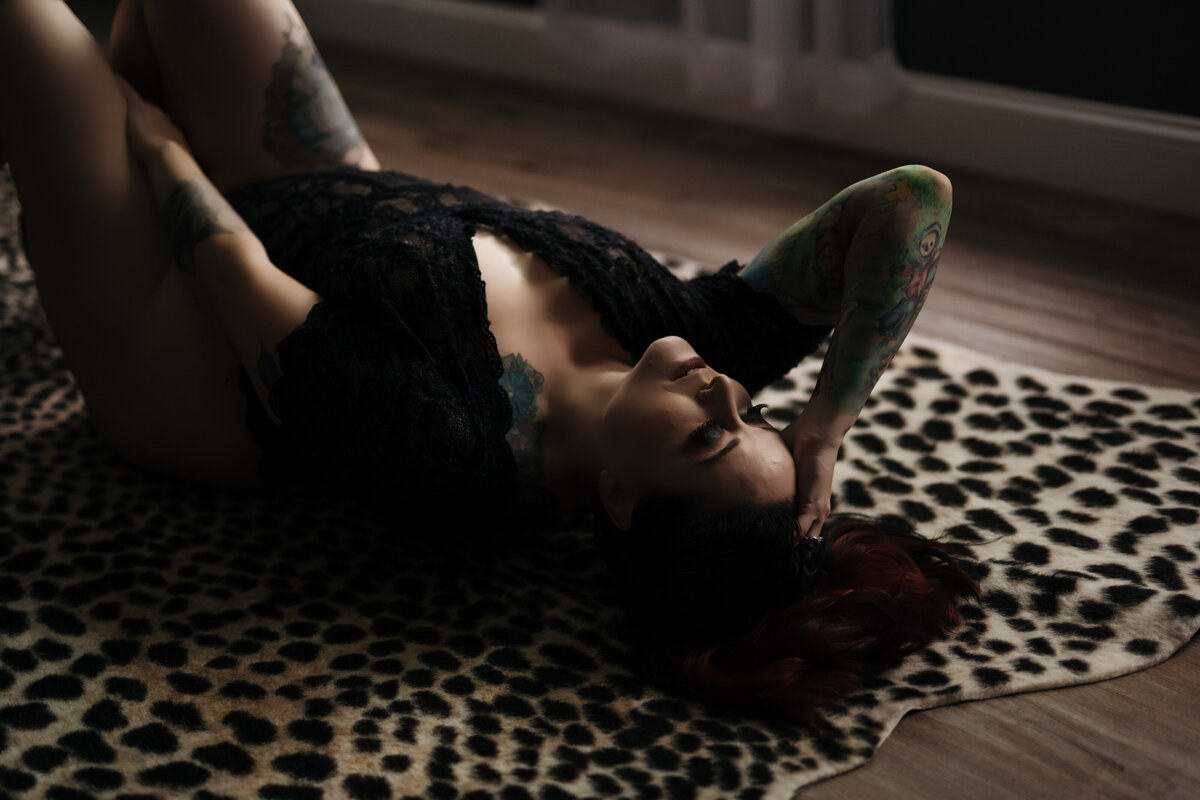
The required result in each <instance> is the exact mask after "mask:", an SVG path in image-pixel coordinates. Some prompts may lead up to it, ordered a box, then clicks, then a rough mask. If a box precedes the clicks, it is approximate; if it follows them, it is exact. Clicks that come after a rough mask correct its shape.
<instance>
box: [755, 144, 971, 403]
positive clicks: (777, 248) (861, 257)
mask: <svg viewBox="0 0 1200 800" xmlns="http://www.w3.org/2000/svg"><path fill="white" fill-rule="evenodd" d="M950 210H951V196H950V187H949V184H948V183H947V182H945V181H944V180H942V179H941V178H940V177H939V176H937V174H936V173H934V172H932V171H931V170H927V169H924V168H920V167H902V168H900V169H897V170H893V171H891V172H887V173H884V174H882V175H878V176H876V177H874V178H869V179H867V180H865V181H862V182H860V183H857V184H854V185H853V186H851V187H849V188H847V189H845V190H844V191H842V192H841V193H839V194H838V195H837V196H836V197H834V198H833V199H832V200H830V201H829V202H828V203H826V204H825V205H824V206H822V207H821V208H819V209H817V211H815V212H814V213H813V214H810V215H809V216H808V217H805V218H804V219H802V220H800V221H799V222H797V223H796V224H795V225H793V226H792V227H791V228H788V229H787V230H786V231H784V232H783V234H781V235H780V236H779V237H777V238H776V239H775V240H774V241H772V242H771V243H770V244H769V245H767V247H766V248H764V249H763V251H762V252H760V253H759V254H758V256H756V257H755V258H754V260H753V261H751V262H750V264H748V265H747V266H746V267H745V268H744V269H743V271H742V272H741V276H742V277H743V278H744V279H745V280H746V281H747V282H748V283H749V284H750V285H751V287H752V288H754V289H755V290H757V291H765V292H770V293H772V294H773V295H774V296H775V297H777V298H778V299H779V301H780V303H781V304H782V305H783V306H784V308H786V309H787V310H788V311H789V312H791V313H792V315H793V316H795V317H796V318H797V319H798V320H799V321H801V322H804V323H813V324H815V323H820V322H825V323H828V322H835V321H836V327H835V330H834V334H833V337H832V338H831V339H830V343H829V350H828V352H827V354H826V356H825V362H824V364H823V365H822V367H821V374H820V377H819V379H818V382H817V388H816V389H815V390H814V392H813V399H814V400H818V399H820V400H823V401H825V402H827V403H828V404H829V406H830V407H831V408H832V409H833V410H834V411H835V412H837V413H840V414H850V415H853V416H857V415H858V413H859V412H860V411H861V410H862V407H863V405H864V404H865V403H866V401H867V397H868V396H869V395H870V393H871V390H872V389H873V388H874V387H875V383H876V382H877V381H878V380H879V376H880V375H881V374H882V373H883V371H884V369H886V367H887V365H888V364H889V363H891V360H892V357H893V356H895V354H896V351H897V350H898V349H899V347H900V343H901V342H902V341H903V340H904V337H905V336H906V335H907V334H908V331H909V329H910V328H911V327H912V325H913V322H914V321H915V320H916V318H917V314H918V312H920V310H921V307H922V305H923V304H924V302H925V298H926V296H927V295H928V293H929V287H930V285H931V284H932V283H933V278H934V275H935V274H936V273H937V264H938V259H939V257H940V256H941V249H942V244H943V243H944V241H945V236H946V231H947V228H948V226H949V222H950Z"/></svg>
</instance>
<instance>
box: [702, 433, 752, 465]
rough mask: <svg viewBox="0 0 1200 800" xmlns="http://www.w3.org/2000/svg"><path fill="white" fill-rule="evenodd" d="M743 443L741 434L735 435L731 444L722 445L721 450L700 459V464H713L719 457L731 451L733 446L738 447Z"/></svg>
mask: <svg viewBox="0 0 1200 800" xmlns="http://www.w3.org/2000/svg"><path fill="white" fill-rule="evenodd" d="M741 443H742V437H740V436H735V437H733V440H732V441H731V442H730V443H729V444H727V445H725V446H724V447H722V448H721V449H720V450H718V451H717V452H715V453H713V454H712V455H711V456H708V457H707V458H702V459H700V461H699V462H698V463H700V464H711V463H713V462H714V461H716V460H717V459H718V458H721V457H722V456H724V455H725V454H726V453H728V452H729V451H730V450H732V449H733V448H735V447H737V446H738V445H739V444H741Z"/></svg>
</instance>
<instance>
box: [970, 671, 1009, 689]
mask: <svg viewBox="0 0 1200 800" xmlns="http://www.w3.org/2000/svg"><path fill="white" fill-rule="evenodd" d="M974 675H975V680H977V681H979V683H981V684H982V685H984V686H986V687H988V688H989V689H990V688H994V687H996V686H1003V685H1004V684H1006V683H1008V681H1009V677H1008V673H1006V672H1003V671H1002V670H998V669H993V668H992V667H977V668H976V669H975V670H974Z"/></svg>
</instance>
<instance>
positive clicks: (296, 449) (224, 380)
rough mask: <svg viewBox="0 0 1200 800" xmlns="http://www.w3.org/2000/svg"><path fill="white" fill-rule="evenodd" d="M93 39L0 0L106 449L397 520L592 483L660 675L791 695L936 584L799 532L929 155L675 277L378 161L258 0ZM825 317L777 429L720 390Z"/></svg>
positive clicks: (878, 644)
mask: <svg viewBox="0 0 1200 800" xmlns="http://www.w3.org/2000/svg"><path fill="white" fill-rule="evenodd" d="M109 56H110V60H111V68H110V67H109V64H108V63H106V62H105V61H104V59H103V57H102V56H101V55H100V53H99V52H98V51H97V49H96V48H95V46H94V43H93V42H92V41H91V39H90V37H89V36H88V34H87V32H86V31H85V30H84V28H83V27H82V26H81V25H80V24H79V23H78V21H77V20H76V19H75V18H74V16H73V15H72V14H71V12H70V10H69V9H68V8H67V6H66V5H65V4H64V3H61V2H51V1H50V0H0V159H4V158H7V160H8V161H9V163H10V167H11V170H12V173H13V177H14V180H15V182H16V185H17V189H18V194H19V197H20V199H21V203H22V208H23V217H24V224H25V236H26V246H27V250H28V253H29V257H30V261H31V264H32V265H33V267H34V269H35V272H36V276H37V283H38V289H39V293H40V296H41V299H42V302H43V305H44V307H45V310H46V313H47V316H48V319H49V321H50V323H51V326H52V328H53V330H54V332H55V335H56V337H57V338H58V340H59V343H60V344H61V346H62V348H63V351H64V355H65V357H66V359H67V363H68V366H69V367H70V368H71V370H72V371H73V373H74V374H75V376H76V378H77V381H78V383H79V386H80V389H81V391H82V392H83V394H84V397H85V399H86V402H87V405H88V409H89V412H90V415H91V417H92V420H93V422H94V424H95V426H96V428H97V430H98V431H99V433H100V434H101V435H102V437H103V438H104V439H105V440H106V441H107V442H108V443H109V444H110V445H111V446H112V447H113V448H114V449H116V450H117V451H118V452H120V453H122V454H123V455H125V456H126V457H127V458H129V459H130V460H132V461H134V462H136V463H139V464H142V465H144V466H146V467H148V468H150V469H154V470H158V471H162V472H166V473H170V474H174V475H178V476H182V477H186V478H191V479H195V480H199V481H206V482H211V483H218V484H225V485H243V486H257V485H261V484H263V483H264V482H265V483H288V484H295V485H311V486H315V487H319V488H322V489H334V490H339V491H348V492H353V493H355V494H357V495H358V496H359V497H361V498H362V499H363V500H365V501H366V502H368V503H369V504H371V505H373V506H374V507H376V508H377V509H379V510H381V511H383V512H385V513H388V514H389V515H390V516H391V517H393V518H394V519H399V520H405V519H411V518H413V517H414V516H418V517H419V515H418V514H414V511H413V508H414V506H413V504H414V503H424V504H432V505H430V506H428V507H432V508H437V509H439V510H440V511H443V512H446V511H447V510H448V509H454V510H455V511H456V512H461V516H462V520H463V521H466V520H470V521H471V523H472V525H473V526H474V527H476V528H478V527H479V526H480V525H481V523H484V524H485V523H487V521H488V520H492V519H495V518H496V517H497V516H498V515H501V514H502V513H505V512H508V511H509V510H511V509H513V508H522V507H530V506H533V505H537V506H541V507H551V508H556V509H557V508H569V507H577V506H590V505H595V506H596V507H597V509H598V514H597V516H598V525H599V530H598V533H599V540H600V542H601V546H602V548H603V551H604V553H605V555H606V557H607V559H608V560H609V563H610V564H611V565H612V566H613V568H614V570H615V572H616V575H617V577H618V579H619V580H620V581H621V582H622V584H623V585H624V589H625V594H624V597H625V600H626V607H627V611H628V612H629V619H630V621H631V623H632V627H633V629H634V631H635V633H637V634H638V636H639V639H640V640H641V641H642V643H643V644H644V645H645V647H644V650H645V652H647V653H648V654H650V655H651V656H652V660H653V662H654V665H655V670H656V672H657V673H658V674H659V675H660V677H662V678H664V679H667V680H673V681H677V682H682V683H684V684H685V685H687V686H688V687H690V688H692V689H693V690H699V691H700V692H701V693H705V694H707V695H709V696H713V697H723V698H728V699H738V700H742V701H744V702H750V703H759V704H761V705H765V706H772V707H778V706H779V704H780V703H782V704H783V706H784V707H786V709H788V710H790V711H792V713H797V714H799V713H804V712H805V711H806V710H807V709H809V708H811V707H813V706H814V705H817V704H819V703H822V702H827V701H828V700H829V699H831V698H832V697H834V696H836V695H837V694H839V693H844V692H845V691H848V689H849V688H851V687H852V685H853V684H854V683H855V681H857V680H859V679H860V677H861V675H862V674H863V673H864V672H865V670H867V669H869V668H870V667H871V666H872V665H874V664H878V663H880V662H881V661H883V660H886V659H887V658H890V657H892V656H894V655H895V654H897V653H899V652H902V651H903V650H905V649H907V648H910V647H912V646H915V644H916V643H918V642H919V641H921V640H922V639H923V638H924V637H926V636H928V635H930V634H932V633H933V632H935V631H937V630H939V629H941V628H942V627H944V626H946V625H949V624H951V623H952V622H953V621H954V619H955V617H954V606H953V601H954V598H955V597H956V596H957V595H959V594H961V593H963V592H966V591H969V590H970V583H969V581H968V580H967V579H966V578H965V577H964V576H963V574H962V573H961V572H960V571H959V570H958V568H957V567H955V566H954V565H953V564H952V563H951V562H950V561H949V560H948V559H947V558H946V557H945V555H944V553H943V552H942V551H940V550H938V549H936V548H935V547H933V546H932V545H931V544H930V543H928V542H925V541H924V540H920V539H916V538H913V537H905V536H887V535H884V534H883V533H882V532H880V531H878V530H876V529H874V528H873V527H871V526H869V525H865V524H863V523H850V524H848V525H841V526H836V527H832V528H831V529H830V530H829V531H828V532H827V533H828V535H826V536H821V533H822V530H823V527H824V526H825V522H826V517H827V515H828V514H829V510H830V490H831V485H832V475H833V468H834V462H835V460H836V456H837V452H838V448H839V445H840V443H841V441H842V438H843V437H844V435H845V434H846V432H847V431H848V430H849V428H850V426H851V425H852V424H853V422H854V420H855V418H856V417H857V415H858V413H859V411H860V410H861V408H862V407H863V404H864V403H865V401H866V399H867V397H868V395H869V394H870V392H871V390H872V388H873V387H874V385H875V382H876V380H877V379H878V377H879V375H880V373H881V372H882V371H883V369H884V368H885V367H886V365H887V364H888V362H889V361H890V360H891V358H892V356H893V355H894V353H895V352H896V349H897V348H898V346H899V344H900V342H901V340H902V339H903V338H904V336H905V334H906V333H907V331H908V330H909V328H910V327H911V325H912V323H913V321H914V319H915V317H916V315H917V312H918V311H919V310H920V307H921V304H922V303H923V301H924V298H925V295H926V293H927V292H928V289H929V285H930V282H931V280H932V278H933V275H934V272H935V271H936V267H937V261H938V256H939V254H940V251H941V247H942V244H943V241H944V237H945V232H946V228H947V224H948V220H949V213H950V186H949V182H948V181H947V180H946V179H945V177H944V176H942V175H940V174H939V173H937V172H934V171H933V170H930V169H928V168H924V167H902V168H900V169H897V170H893V171H891V172H888V173H884V174H883V175H879V176H876V177H874V178H871V179H868V180H865V181H862V182H860V183H857V184H855V185H853V186H851V187H849V188H847V189H845V190H843V191H842V192H840V193H839V194H838V195H836V196H835V197H834V198H832V199H831V200H830V201H829V202H828V203H826V204H825V205H824V206H822V207H821V208H819V209H817V211H815V212H813V214H811V215H809V216H808V217H806V218H804V219H803V220H801V221H800V222H797V223H796V224H795V225H793V226H792V227H791V228H789V229H788V230H786V231H784V232H783V233H782V234H780V236H779V237H777V238H776V239H775V240H774V241H773V242H771V243H770V244H768V245H767V247H766V248H764V249H763V251H762V252H761V253H759V254H758V255H757V256H756V257H755V258H754V259H753V260H752V261H751V262H750V263H749V264H748V265H746V266H745V267H739V266H738V265H736V264H731V265H728V266H727V267H725V268H724V269H723V270H722V271H721V272H719V273H717V274H716V275H713V276H706V277H703V278H699V279H696V280H694V281H690V282H688V283H681V282H679V281H677V280H676V279H674V278H673V277H672V276H670V275H669V274H668V273H667V272H666V271H665V270H664V269H662V267H661V266H660V265H658V264H656V263H655V262H654V261H653V260H652V259H651V258H650V257H649V256H648V255H647V254H646V253H645V252H644V251H642V250H641V249H640V248H638V247H637V246H636V245H634V244H633V243H632V242H630V241H628V240H627V239H625V238H624V237H621V236H620V235H619V234H616V233H615V232H612V231H609V230H606V229H604V228H601V227H600V226H597V225H595V224H593V223H590V222H588V221H587V220H583V219H580V218H577V217H570V216H567V215H563V214H556V213H538V212H529V211H524V210H521V209H516V208H513V207H510V206H507V205H505V204H503V203H500V202H497V201H495V200H493V199H491V198H488V197H486V196H484V195H481V194H479V193H477V192H474V191H472V190H470V189H464V188H461V187H451V186H444V185H438V184H434V183H430V182H427V181H423V180H420V179H416V178H412V177H411V176H407V175H403V174H401V173H394V172H381V171H380V170H379V163H378V161H377V160H376V158H375V156H374V155H373V153H372V151H371V149H370V147H369V146H368V145H367V143H366V142H365V141H364V140H363V138H362V136H361V135H360V133H359V131H358V128H357V126H356V125H355V123H354V121H353V119H352V118H351V117H350V114H349V112H348V110H347V109H346V106H345V104H344V103H343V102H342V99H341V96H340V94H339V93H338V91H337V88H336V86H335V85H334V83H333V81H332V78H331V77H330V76H329V74H328V72H327V71H326V70H325V68H324V65H323V64H322V62H321V60H320V58H319V56H318V55H317V53H316V50H315V48H314V46H313V44H312V42H311V40H310V38H309V36H308V34H307V32H306V30H305V28H304V25H303V23H302V21H301V20H300V18H299V16H298V15H297V13H296V11H295V9H294V8H293V7H292V6H291V3H290V2H288V0H207V2H204V3H178V2H167V1H166V0H123V2H122V3H121V5H120V7H119V8H118V11H117V14H116V18H115V20H114V25H113V32H112V40H111V51H110V54H109ZM118 75H123V76H125V78H127V79H128V80H129V81H130V82H131V83H132V84H133V85H135V86H137V87H138V88H137V89H134V88H133V87H132V86H130V85H129V84H127V83H125V82H124V80H122V79H121V78H119V77H118ZM139 90H140V91H141V92H143V93H145V94H146V95H147V96H149V97H151V98H153V99H154V100H155V101H157V102H158V103H160V104H161V105H162V106H163V107H164V108H165V109H166V111H167V112H169V115H170V116H168V115H167V113H164V112H163V111H162V110H160V109H159V108H158V107H157V106H155V105H151V104H150V103H148V102H146V101H145V100H143V99H142V97H141V96H140V94H139ZM84 131H86V132H87V134H86V135H81V132H84ZM834 326H836V328H834ZM831 329H834V333H833V336H832V338H831V339H830V342H829V348H828V352H827V355H826V357H825V361H824V364H823V366H822V370H821V375H820V379H819V382H818V386H817V388H816V390H815V391H814V393H813V396H812V398H811V400H810V401H809V403H808V404H807V406H806V407H805V409H804V411H803V413H802V414H800V416H799V418H798V419H797V420H796V421H795V422H794V423H792V424H791V425H789V426H788V427H787V428H786V429H784V430H783V431H776V430H775V429H774V428H772V426H771V425H770V424H769V423H767V422H766V420H765V419H764V418H763V416H762V408H761V407H760V406H753V405H751V402H750V398H751V394H752V393H753V392H755V391H757V390H758V389H759V388H761V387H762V386H764V385H766V384H767V383H769V382H771V381H773V380H775V379H777V378H779V377H781V376H782V375H783V374H784V373H785V372H786V371H787V370H788V369H789V368H790V367H791V366H793V365H794V364H795V363H796V362H797V361H799V360H800V359H801V358H803V357H804V356H805V355H807V354H809V353H811V352H812V351H813V350H814V349H816V347H817V346H818V345H819V343H820V342H821V341H822V340H823V339H824V338H825V337H826V336H827V335H828V333H829V331H830V330H831ZM693 345H695V346H696V349H693ZM698 351H699V352H700V353H703V354H704V356H703V358H702V357H701V355H699V353H698ZM706 359H707V360H706ZM719 370H724V371H726V372H729V373H730V374H731V375H732V376H736V377H737V379H736V380H735V378H734V377H731V375H726V374H724V373H723V372H722V371H719ZM464 497H467V498H469V500H470V502H468V503H464V502H463V501H462V498H464ZM464 505H465V506H468V507H467V508H464V507H463V506H464ZM464 524H465V523H464ZM818 589H820V591H818ZM652 642H653V645H652V644H651V643H652Z"/></svg>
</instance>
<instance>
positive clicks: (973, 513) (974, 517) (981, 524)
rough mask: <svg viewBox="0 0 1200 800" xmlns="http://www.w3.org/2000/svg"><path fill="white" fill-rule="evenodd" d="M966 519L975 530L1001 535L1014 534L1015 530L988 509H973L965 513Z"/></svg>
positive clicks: (1002, 518)
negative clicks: (979, 529) (980, 529)
mask: <svg viewBox="0 0 1200 800" xmlns="http://www.w3.org/2000/svg"><path fill="white" fill-rule="evenodd" d="M967 519H968V520H969V521H970V522H971V524H972V525H974V526H975V527H977V528H982V529H983V530H985V531H993V532H995V533H1001V534H1012V533H1016V532H1017V529H1016V528H1014V527H1013V526H1012V525H1011V524H1009V522H1008V520H1006V519H1004V517H1002V516H1000V515H999V514H997V513H996V512H995V511H993V510H991V509H990V508H973V509H971V510H969V511H968V512H967Z"/></svg>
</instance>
